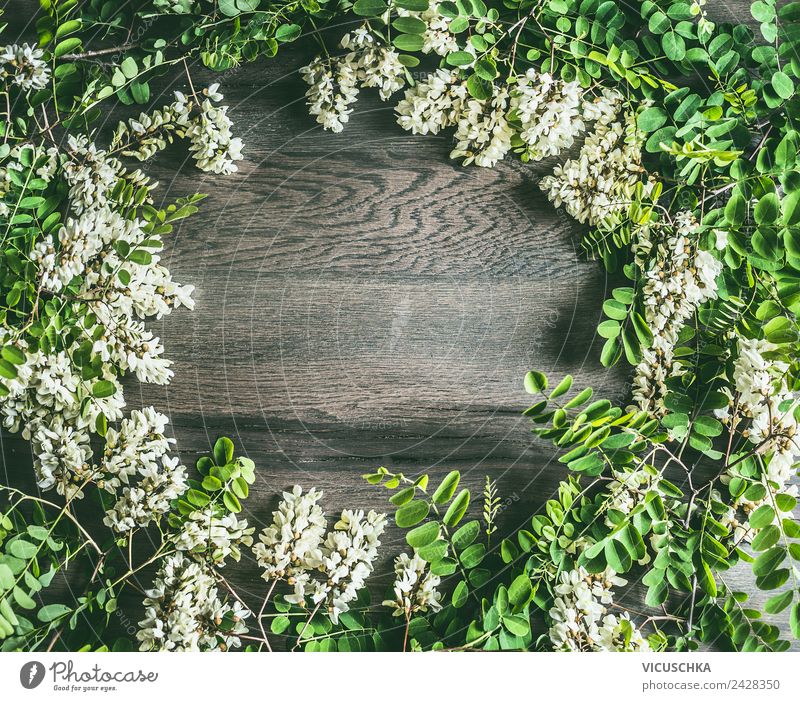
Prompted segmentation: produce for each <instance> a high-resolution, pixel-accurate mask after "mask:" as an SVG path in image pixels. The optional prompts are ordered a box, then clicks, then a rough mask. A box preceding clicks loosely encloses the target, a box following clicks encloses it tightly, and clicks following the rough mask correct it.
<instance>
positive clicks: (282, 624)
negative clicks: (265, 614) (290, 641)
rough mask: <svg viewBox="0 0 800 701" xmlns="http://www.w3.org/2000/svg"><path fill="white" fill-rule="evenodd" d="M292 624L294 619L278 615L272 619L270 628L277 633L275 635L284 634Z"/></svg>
mask: <svg viewBox="0 0 800 701" xmlns="http://www.w3.org/2000/svg"><path fill="white" fill-rule="evenodd" d="M291 624H292V621H291V620H290V618H289V617H288V616H276V617H275V618H273V619H272V623H270V625H269V629H270V630H271V631H272V632H273V633H275V635H282V634H283V633H285V632H286V630H287V628H289V626H290V625H291Z"/></svg>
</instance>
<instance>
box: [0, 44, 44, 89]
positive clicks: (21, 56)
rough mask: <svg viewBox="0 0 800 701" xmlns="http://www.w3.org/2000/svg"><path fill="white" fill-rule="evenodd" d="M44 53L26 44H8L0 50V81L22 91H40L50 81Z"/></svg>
mask: <svg viewBox="0 0 800 701" xmlns="http://www.w3.org/2000/svg"><path fill="white" fill-rule="evenodd" d="M42 56H44V51H42V49H40V48H39V47H37V46H29V45H28V44H22V45H19V44H9V45H8V46H4V47H3V48H2V49H0V80H2V81H3V82H4V83H11V84H12V85H16V86H17V87H19V88H22V89H23V90H41V89H42V88H46V87H47V84H48V82H49V81H50V67H49V66H48V65H47V62H46V61H44V60H43V59H42Z"/></svg>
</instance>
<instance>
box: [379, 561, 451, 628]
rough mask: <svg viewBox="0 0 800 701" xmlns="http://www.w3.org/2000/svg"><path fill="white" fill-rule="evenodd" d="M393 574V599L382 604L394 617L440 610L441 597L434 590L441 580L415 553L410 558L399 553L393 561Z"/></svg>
mask: <svg viewBox="0 0 800 701" xmlns="http://www.w3.org/2000/svg"><path fill="white" fill-rule="evenodd" d="M394 572H395V575H396V578H395V582H394V587H393V589H394V598H393V599H387V600H385V601H384V602H383V605H384V606H387V607H389V608H393V609H394V614H393V615H394V616H406V617H408V616H411V615H413V614H414V613H416V612H418V611H422V612H425V611H433V612H436V611H439V610H441V608H442V604H441V598H442V595H441V593H440V592H439V591H438V590H437V589H436V587H438V586H439V584H440V583H441V578H440V577H439V576H438V575H435V574H433V573H432V572H430V571H429V570H428V563H427V562H425V560H423V559H422V558H421V557H420V556H419V555H418V554H417V553H416V552H415V553H414V555H413V556H412V557H409V556H408V555H407V554H406V553H401V554H400V555H399V556H398V557H397V558H396V559H395V561H394Z"/></svg>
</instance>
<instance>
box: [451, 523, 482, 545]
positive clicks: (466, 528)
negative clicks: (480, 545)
mask: <svg viewBox="0 0 800 701" xmlns="http://www.w3.org/2000/svg"><path fill="white" fill-rule="evenodd" d="M480 531H481V524H480V522H479V521H467V522H466V523H465V524H464V525H463V526H461V528H459V529H458V530H457V531H456V532H455V533H453V536H452V538H451V539H450V542H451V543H452V544H453V548H455V550H456V552H461V551H462V550H463V549H464V548H466V547H467V546H468V545H470V544H472V543H473V542H474V541H475V538H477V537H478V534H479V533H480Z"/></svg>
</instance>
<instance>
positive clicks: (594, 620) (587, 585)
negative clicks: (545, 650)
mask: <svg viewBox="0 0 800 701" xmlns="http://www.w3.org/2000/svg"><path fill="white" fill-rule="evenodd" d="M625 584H627V582H626V580H624V579H622V578H621V577H618V576H617V575H615V574H614V573H613V572H611V571H610V570H606V571H605V572H601V573H599V574H589V573H588V572H587V571H586V570H585V569H584V568H582V567H578V568H576V569H574V570H568V571H565V572H562V573H561V574H560V575H559V580H558V584H556V585H555V587H554V588H553V590H554V592H553V593H554V595H555V598H554V600H553V606H552V608H551V609H550V618H551V619H552V625H551V626H550V640H551V641H552V643H553V648H554V649H555V650H556V651H572V652H579V651H582V652H586V651H603V650H628V649H630V650H639V649H641V650H647V649H649V647H648V646H647V643H646V641H644V640H643V638H642V637H641V634H640V633H639V632H638V631H637V630H636V628H635V626H634V625H633V623H631V622H630V620H629V619H628V618H627V616H623V617H621V618H620V619H618V618H617V617H616V616H614V615H613V614H609V613H608V606H610V605H611V604H612V603H613V601H614V597H613V592H612V589H613V588H614V587H619V586H624V585H625Z"/></svg>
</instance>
